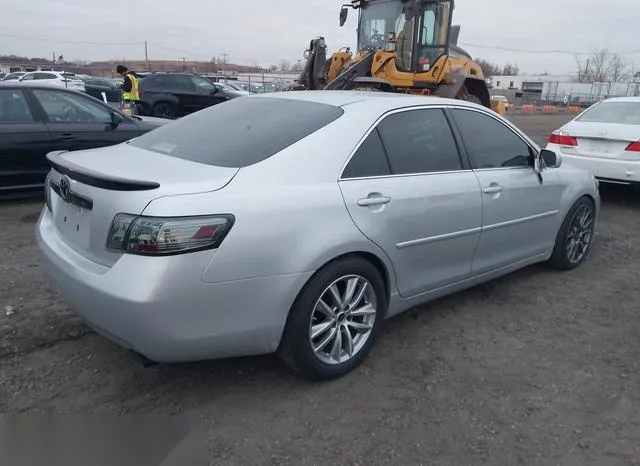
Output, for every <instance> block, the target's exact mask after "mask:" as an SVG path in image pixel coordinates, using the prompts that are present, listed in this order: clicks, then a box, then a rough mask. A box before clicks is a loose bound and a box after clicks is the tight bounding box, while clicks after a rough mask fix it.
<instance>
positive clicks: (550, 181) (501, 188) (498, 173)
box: [451, 109, 562, 274]
mask: <svg viewBox="0 0 640 466" xmlns="http://www.w3.org/2000/svg"><path fill="white" fill-rule="evenodd" d="M451 112H452V114H453V116H454V119H455V122H456V124H457V126H458V128H459V131H460V135H461V138H462V142H463V146H464V148H465V150H466V152H467V154H468V156H469V160H470V162H471V165H472V167H473V169H474V173H475V175H476V176H477V177H478V180H479V182H480V186H481V189H482V193H483V196H482V198H483V206H484V207H483V211H484V219H483V225H482V234H481V236H480V243H479V245H478V250H477V252H476V257H475V260H474V266H473V271H474V274H482V273H485V272H488V271H491V270H495V269H499V268H501V267H505V266H508V265H511V264H514V263H517V262H519V261H523V260H526V259H530V258H533V257H536V256H538V255H541V254H544V253H546V252H548V251H550V250H551V249H552V248H553V244H554V241H555V237H556V233H557V228H558V215H559V208H560V200H561V196H562V186H561V185H560V182H559V178H558V174H557V172H555V171H554V170H548V171H545V172H544V174H538V173H537V172H536V171H535V170H534V167H533V160H534V156H535V155H536V154H535V149H534V148H533V147H532V146H531V145H530V144H529V143H528V142H527V141H525V139H524V138H522V137H521V135H519V134H517V132H516V131H515V130H514V129H513V128H511V127H509V126H508V125H507V124H506V123H504V122H503V121H501V120H500V119H499V118H497V117H495V116H493V115H490V114H488V113H486V112H484V111H481V110H476V109H452V110H451Z"/></svg>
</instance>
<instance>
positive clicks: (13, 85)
mask: <svg viewBox="0 0 640 466" xmlns="http://www.w3.org/2000/svg"><path fill="white" fill-rule="evenodd" d="M4 83H6V84H2V85H0V90H1V89H30V90H38V89H43V90H47V91H49V90H51V89H55V90H57V91H66V92H74V93H80V94H83V93H82V92H79V91H77V90H75V89H69V88H66V87H61V86H56V85H55V84H53V83H51V84H47V83H46V82H43V83H42V84H40V83H38V84H31V83H32V81H28V84H27V83H22V82H20V81H5V82H4ZM84 95H86V94H84Z"/></svg>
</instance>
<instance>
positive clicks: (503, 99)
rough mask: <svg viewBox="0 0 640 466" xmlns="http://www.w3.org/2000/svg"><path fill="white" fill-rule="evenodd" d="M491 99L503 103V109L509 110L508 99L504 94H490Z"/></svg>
mask: <svg viewBox="0 0 640 466" xmlns="http://www.w3.org/2000/svg"><path fill="white" fill-rule="evenodd" d="M491 100H498V101H500V102H502V103H504V109H505V111H507V112H508V111H509V100H508V99H507V98H506V97H505V96H503V95H494V96H491Z"/></svg>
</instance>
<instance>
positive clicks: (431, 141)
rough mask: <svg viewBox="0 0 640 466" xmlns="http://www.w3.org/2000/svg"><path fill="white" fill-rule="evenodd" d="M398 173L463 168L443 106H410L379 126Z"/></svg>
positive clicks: (392, 163)
mask: <svg viewBox="0 0 640 466" xmlns="http://www.w3.org/2000/svg"><path fill="white" fill-rule="evenodd" d="M378 129H379V130H380V136H382V142H383V143H384V147H385V149H386V150H387V155H388V156H389V163H390V164H391V171H392V172H393V174H394V175H408V174H417V173H435V172H447V171H457V170H461V169H462V161H461V159H460V154H459V152H458V146H457V145H456V142H455V139H454V138H453V133H452V132H451V127H450V126H449V122H448V121H447V118H446V117H445V115H444V112H443V111H442V110H441V109H426V110H410V111H404V112H401V113H395V114H393V115H390V116H388V117H386V118H385V119H384V120H382V122H381V123H380V125H379V126H378Z"/></svg>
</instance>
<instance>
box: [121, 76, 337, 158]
mask: <svg viewBox="0 0 640 466" xmlns="http://www.w3.org/2000/svg"><path fill="white" fill-rule="evenodd" d="M185 77H186V76H185ZM343 113H344V110H342V109H341V108H340V107H335V106H333V105H326V104H319V103H315V102H305V101H299V100H289V99H282V98H279V99H272V98H265V97H251V98H242V99H232V100H230V101H228V102H225V103H222V104H219V105H215V106H213V107H209V108H208V109H205V110H201V111H199V112H197V113H194V114H192V115H190V116H187V117H184V118H181V119H179V120H176V121H174V122H172V123H171V124H170V125H166V126H162V127H160V128H157V129H155V130H153V131H151V132H149V133H147V134H145V135H143V136H140V137H138V138H136V139H134V140H132V141H131V142H130V143H129V144H131V145H132V146H135V147H139V148H141V149H146V150H150V151H154V152H159V153H161V154H166V155H170V156H172V157H177V158H180V159H184V160H190V161H192V162H198V163H203V164H206V165H214V166H218V167H230V168H242V167H247V166H249V165H253V164H255V163H258V162H261V161H263V160H265V159H267V158H269V157H271V156H273V155H275V154H277V153H278V152H280V151H282V150H283V149H285V148H287V147H289V146H290V145H292V144H295V143H296V142H298V141H300V140H301V139H303V138H305V137H307V136H309V135H310V134H312V133H314V132H316V131H318V130H319V129H321V128H323V127H324V126H326V125H328V124H329V123H331V122H333V121H335V120H337V119H338V118H340V116H342V115H343Z"/></svg>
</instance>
